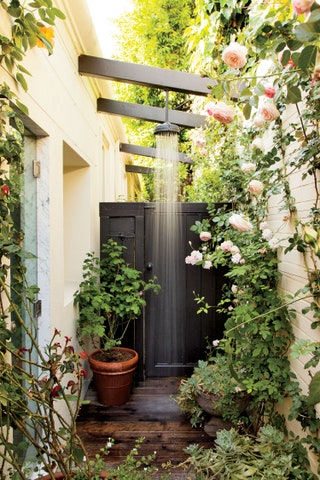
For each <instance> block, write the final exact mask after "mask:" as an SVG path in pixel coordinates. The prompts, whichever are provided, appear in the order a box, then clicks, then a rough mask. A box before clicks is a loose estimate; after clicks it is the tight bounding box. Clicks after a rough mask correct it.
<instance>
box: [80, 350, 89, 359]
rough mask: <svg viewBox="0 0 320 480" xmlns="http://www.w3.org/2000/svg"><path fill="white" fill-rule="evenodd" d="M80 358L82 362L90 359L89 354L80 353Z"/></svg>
mask: <svg viewBox="0 0 320 480" xmlns="http://www.w3.org/2000/svg"><path fill="white" fill-rule="evenodd" d="M79 357H80V358H82V360H85V359H86V358H88V354H87V353H86V352H80V353H79Z"/></svg>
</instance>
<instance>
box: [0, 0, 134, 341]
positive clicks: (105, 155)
mask: <svg viewBox="0 0 320 480" xmlns="http://www.w3.org/2000/svg"><path fill="white" fill-rule="evenodd" d="M55 5H56V6H57V7H58V8H60V9H61V10H62V11H63V12H64V13H65V14H66V16H67V19H66V20H64V21H62V20H57V22H56V27H55V39H54V41H55V46H54V53H53V55H50V56H49V55H48V52H47V51H46V50H45V49H41V48H34V49H33V50H31V51H30V52H28V54H27V57H26V59H25V60H24V63H23V65H24V67H25V68H27V69H28V70H29V71H30V72H31V74H32V76H31V77H28V78H27V81H28V91H27V92H24V91H23V90H22V89H21V88H18V87H16V86H15V85H14V83H13V81H12V79H11V78H10V76H9V75H8V74H7V72H6V71H5V70H4V69H1V70H0V80H1V81H2V80H4V81H6V82H7V83H9V84H10V86H11V87H12V88H15V89H16V92H17V94H18V96H19V99H20V101H21V102H22V103H24V104H25V105H26V106H27V107H28V110H29V115H28V122H27V123H28V124H29V127H30V130H31V131H33V132H34V133H35V132H38V133H39V132H40V133H41V137H39V138H37V139H36V140H35V154H34V155H35V158H34V160H36V161H38V162H40V165H41V171H40V176H39V178H30V188H32V189H33V188H34V190H35V192H36V198H35V204H36V225H34V227H32V229H33V230H34V235H35V237H36V238H35V242H34V243H35V249H36V251H35V253H36V254H37V257H38V264H37V270H38V278H37V283H38V285H39V287H40V294H39V299H41V301H42V313H41V315H40V317H39V342H40V345H45V344H46V343H47V341H48V340H49V338H50V336H51V333H52V331H53V329H54V328H58V329H59V330H61V331H62V334H63V335H67V336H70V337H72V338H73V339H75V311H74V308H73V293H74V291H75V290H76V288H77V286H78V284H79V282H80V280H81V275H82V271H81V269H82V262H83V259H84V257H85V254H86V252H88V251H93V250H95V251H96V252H97V253H98V251H99V202H101V201H117V199H119V198H122V199H127V196H128V178H127V175H126V173H125V162H126V161H127V160H128V158H127V156H124V155H123V154H121V153H120V152H119V142H125V141H126V137H125V132H124V128H123V125H122V122H121V120H120V119H119V118H117V117H110V116H108V115H105V114H99V113H97V109H96V99H97V97H99V96H104V97H109V98H112V91H111V88H110V85H109V83H108V82H107V81H104V82H103V81H100V80H99V81H98V80H93V79H90V78H87V77H81V76H80V75H79V74H78V56H79V55H80V54H83V53H84V54H88V55H96V56H101V52H100V49H99V47H98V42H97V39H96V36H95V32H94V28H93V25H92V23H91V19H90V15H89V11H88V8H87V5H86V2H85V0H56V2H55ZM135 180H136V179H135ZM26 228H27V229H28V228H29V229H30V228H31V227H30V225H28V219H27V220H26Z"/></svg>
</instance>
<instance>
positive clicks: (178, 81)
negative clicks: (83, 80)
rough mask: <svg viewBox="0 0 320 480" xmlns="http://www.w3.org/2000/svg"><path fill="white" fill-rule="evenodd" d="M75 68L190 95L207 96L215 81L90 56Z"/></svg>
mask: <svg viewBox="0 0 320 480" xmlns="http://www.w3.org/2000/svg"><path fill="white" fill-rule="evenodd" d="M78 68H79V73H80V74H81V75H86V76H89V77H97V78H104V79H106V80H114V81H116V82H124V83H131V84H135V85H144V86H146V87H152V88H160V89H162V90H168V91H173V92H183V93H188V94H191V95H201V96H206V95H209V93H210V88H209V86H210V85H211V86H213V85H215V84H216V82H215V81H214V80H212V79H209V78H204V77H201V76H200V75H196V74H194V73H186V72H179V71H178V70H169V69H166V68H158V67H150V66H146V65H137V64H135V63H128V62H120V61H118V60H110V59H107V58H100V57H93V56H90V55H80V56H79V60H78Z"/></svg>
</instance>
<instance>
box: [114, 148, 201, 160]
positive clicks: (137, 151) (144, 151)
mask: <svg viewBox="0 0 320 480" xmlns="http://www.w3.org/2000/svg"><path fill="white" fill-rule="evenodd" d="M119 150H120V152H124V153H131V154H132V155H141V156H142V157H151V158H155V157H156V149H155V148H151V147H142V146H141V145H132V144H131V143H120V145H119ZM179 162H181V163H190V164H192V163H193V162H192V160H191V158H188V157H187V156H186V155H185V154H184V153H179Z"/></svg>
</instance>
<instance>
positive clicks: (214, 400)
mask: <svg viewBox="0 0 320 480" xmlns="http://www.w3.org/2000/svg"><path fill="white" fill-rule="evenodd" d="M220 399H221V397H219V395H214V394H209V393H204V392H202V391H200V392H199V395H198V396H197V398H196V400H197V404H198V405H199V407H201V408H202V410H204V411H205V412H206V413H209V415H214V416H216V417H222V410H221V407H220V405H219V403H218V402H219V400H220ZM249 402H250V395H245V396H243V395H242V394H241V395H238V396H236V397H235V403H236V405H237V409H238V411H239V413H242V412H244V411H245V409H246V408H247V406H248V405H249Z"/></svg>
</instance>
